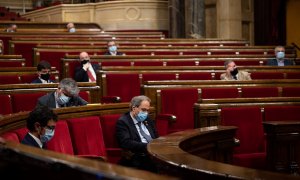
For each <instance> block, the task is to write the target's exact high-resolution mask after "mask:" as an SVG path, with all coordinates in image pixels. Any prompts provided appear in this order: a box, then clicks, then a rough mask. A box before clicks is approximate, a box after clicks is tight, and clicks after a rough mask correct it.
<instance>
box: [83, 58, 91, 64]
mask: <svg viewBox="0 0 300 180" xmlns="http://www.w3.org/2000/svg"><path fill="white" fill-rule="evenodd" d="M88 62H90V60H87V59H85V60H83V61H81V65H84V64H86V63H88Z"/></svg>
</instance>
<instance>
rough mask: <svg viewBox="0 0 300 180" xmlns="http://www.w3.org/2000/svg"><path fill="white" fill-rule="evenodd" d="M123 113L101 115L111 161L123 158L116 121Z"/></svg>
mask: <svg viewBox="0 0 300 180" xmlns="http://www.w3.org/2000/svg"><path fill="white" fill-rule="evenodd" d="M120 116H121V114H109V115H102V116H100V122H101V126H102V129H103V137H104V142H105V147H106V153H107V160H108V162H111V163H118V161H119V160H120V159H121V149H120V148H119V145H118V143H117V140H116V137H115V129H116V122H117V120H118V119H119V118H120Z"/></svg>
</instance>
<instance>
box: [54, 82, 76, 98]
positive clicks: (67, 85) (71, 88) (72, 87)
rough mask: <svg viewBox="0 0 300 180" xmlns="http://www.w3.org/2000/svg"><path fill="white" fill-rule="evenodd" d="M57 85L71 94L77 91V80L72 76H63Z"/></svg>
mask: <svg viewBox="0 0 300 180" xmlns="http://www.w3.org/2000/svg"><path fill="white" fill-rule="evenodd" d="M58 87H59V88H61V89H63V90H65V91H67V92H68V93H70V94H71V95H72V96H77V95H78V93H79V88H78V86H77V82H76V81H75V80H74V79H72V78H64V79H63V80H61V81H60V83H59V85H58Z"/></svg>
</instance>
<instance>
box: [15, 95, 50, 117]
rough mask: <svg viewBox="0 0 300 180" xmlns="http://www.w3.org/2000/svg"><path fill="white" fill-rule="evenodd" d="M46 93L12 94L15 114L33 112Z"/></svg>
mask: <svg viewBox="0 0 300 180" xmlns="http://www.w3.org/2000/svg"><path fill="white" fill-rule="evenodd" d="M45 94H46V93H43V92H37V93H21V94H12V95H11V96H12V97H11V102H12V107H13V112H14V113H17V112H20V111H31V110H33V109H34V107H35V106H36V104H37V100H38V98H40V97H41V96H43V95H45Z"/></svg>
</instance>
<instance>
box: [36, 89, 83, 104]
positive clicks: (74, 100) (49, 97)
mask: <svg viewBox="0 0 300 180" xmlns="http://www.w3.org/2000/svg"><path fill="white" fill-rule="evenodd" d="M54 94H55V92H51V93H48V94H46V95H44V96H42V97H40V98H39V99H38V102H37V106H48V107H49V108H56V101H55V95H54ZM86 104H87V102H86V101H85V100H84V99H82V98H81V97H79V96H73V97H71V99H70V101H69V102H68V103H67V104H65V106H64V107H71V106H83V105H86Z"/></svg>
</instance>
